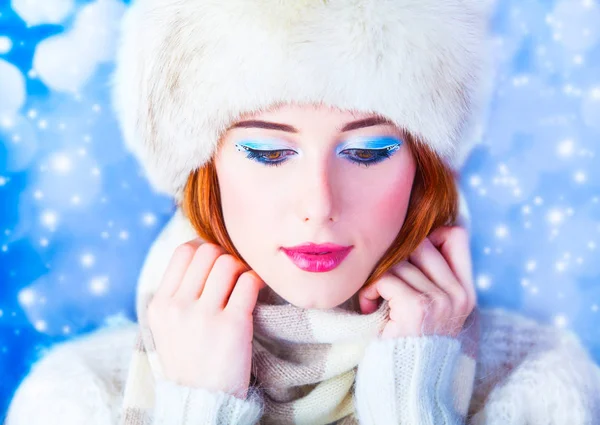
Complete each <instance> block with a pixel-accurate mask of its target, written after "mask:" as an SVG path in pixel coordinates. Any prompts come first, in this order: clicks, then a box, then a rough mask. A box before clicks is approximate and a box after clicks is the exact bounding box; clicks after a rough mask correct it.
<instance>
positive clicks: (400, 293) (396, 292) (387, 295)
mask: <svg viewBox="0 0 600 425" xmlns="http://www.w3.org/2000/svg"><path fill="white" fill-rule="evenodd" d="M396 287H398V288H396ZM418 295H419V292H417V291H416V290H415V289H414V288H412V287H411V286H410V285H407V284H406V283H405V282H401V280H400V278H398V277H397V276H394V275H393V274H391V273H389V272H388V273H385V274H384V275H383V276H382V277H381V278H379V279H378V280H377V281H375V282H374V283H373V284H372V285H369V286H368V287H366V288H363V289H361V290H360V291H359V294H358V303H359V306H360V309H361V312H362V314H371V313H373V312H374V311H375V310H377V308H378V307H379V302H380V301H381V300H382V299H386V300H388V301H391V300H392V299H393V297H394V296H397V297H398V299H405V297H408V296H418Z"/></svg>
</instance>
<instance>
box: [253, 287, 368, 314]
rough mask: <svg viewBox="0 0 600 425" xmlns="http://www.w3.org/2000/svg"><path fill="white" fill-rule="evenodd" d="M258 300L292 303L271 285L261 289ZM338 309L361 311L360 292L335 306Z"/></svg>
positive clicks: (282, 303) (270, 303)
mask: <svg viewBox="0 0 600 425" xmlns="http://www.w3.org/2000/svg"><path fill="white" fill-rule="evenodd" d="M258 302H259V303H261V304H267V305H290V304H291V303H290V302H288V301H287V300H286V299H284V298H283V297H281V296H280V295H279V294H277V293H276V292H275V291H274V290H273V289H271V288H270V287H269V286H265V287H264V288H263V289H261V290H260V292H259V294H258ZM334 308H337V309H342V310H346V311H355V312H360V304H359V302H358V292H356V293H355V294H354V295H352V296H351V297H350V298H348V299H347V300H346V301H344V302H343V303H341V304H340V305H338V306H336V307H334Z"/></svg>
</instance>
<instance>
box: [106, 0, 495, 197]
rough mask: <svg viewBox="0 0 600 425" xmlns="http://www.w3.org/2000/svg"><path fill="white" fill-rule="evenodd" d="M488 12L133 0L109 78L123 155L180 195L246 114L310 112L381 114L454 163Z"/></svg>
mask: <svg viewBox="0 0 600 425" xmlns="http://www.w3.org/2000/svg"><path fill="white" fill-rule="evenodd" d="M490 3H491V2H489V1H484V0H303V1H298V0H294V1H282V0H228V1H223V0H137V1H136V2H134V4H133V5H132V6H131V7H130V8H129V10H128V11H127V12H126V15H125V17H124V19H123V22H122V34H121V39H120V44H119V48H118V52H117V65H116V70H115V73H114V75H113V104H114V108H115V110H116V113H117V116H118V118H119V120H120V125H121V128H122V131H123V136H124V139H125V143H126V146H127V147H128V149H129V150H130V151H131V152H132V153H133V154H134V155H135V156H136V157H137V159H138V160H139V161H140V162H141V163H142V165H143V166H144V168H145V171H146V175H147V177H148V178H149V180H150V182H151V183H152V185H153V186H154V188H155V189H156V190H158V191H159V192H163V193H167V194H170V195H173V196H175V197H176V198H177V199H181V195H182V191H183V187H184V184H185V182H186V179H187V177H188V175H189V173H190V172H191V171H193V170H194V169H197V168H199V167H201V166H202V165H203V164H204V163H206V162H207V161H208V160H209V159H210V158H211V156H212V155H213V153H214V151H215V148H216V146H217V143H218V141H219V138H220V136H221V135H222V133H223V131H224V130H226V129H227V128H228V127H229V126H230V125H231V124H232V123H233V122H235V121H236V120H238V119H239V118H241V116H242V115H243V114H245V113H247V112H253V111H259V110H266V109H269V108H270V107H272V106H275V105H277V104H279V103H286V102H291V103H317V104H326V105H330V106H333V107H337V108H341V109H350V110H355V111H363V112H374V113H378V114H380V115H383V116H385V117H388V118H390V119H391V120H392V121H394V122H395V123H396V124H397V125H398V126H399V127H401V128H404V129H406V130H408V131H409V132H410V133H411V134H413V135H414V136H416V137H417V138H418V139H419V140H421V141H422V142H423V143H426V144H427V145H429V146H430V147H432V148H433V149H434V150H435V151H436V152H437V153H438V154H439V155H440V156H441V157H442V158H444V159H445V160H447V161H448V162H449V163H450V164H453V163H454V161H455V159H456V157H457V156H459V155H461V154H460V151H461V149H462V146H461V144H465V143H469V141H468V140H467V139H468V134H469V133H470V132H471V131H472V130H471V129H472V128H473V125H472V124H473V120H472V117H473V116H478V112H479V111H480V109H481V106H483V99H484V97H483V96H481V92H482V90H483V88H484V87H485V85H486V81H487V80H486V76H487V75H488V73H487V70H488V69H490V68H489V57H488V54H487V52H488V50H489V49H487V47H486V46H487V23H488V15H489V11H490ZM462 156H464V155H462Z"/></svg>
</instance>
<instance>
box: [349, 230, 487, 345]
mask: <svg viewBox="0 0 600 425" xmlns="http://www.w3.org/2000/svg"><path fill="white" fill-rule="evenodd" d="M358 297H359V302H360V308H361V311H362V313H363V314H370V313H372V312H374V311H375V310H376V309H377V307H378V300H379V298H380V297H382V298H384V299H386V300H388V301H389V307H390V320H389V322H388V323H387V324H386V326H385V328H384V330H383V332H382V334H381V338H383V339H388V338H399V337H406V336H425V335H432V334H435V335H450V336H452V337H456V336H457V335H458V334H459V333H460V331H461V330H462V328H463V325H464V323H465V320H466V319H467V317H468V316H469V314H471V311H472V310H473V309H474V308H475V305H476V303H477V300H476V293H475V288H474V286H473V272H472V266H471V253H470V248H469V234H468V232H467V230H466V229H464V228H463V227H459V226H452V227H449V226H443V227H439V228H438V229H436V230H435V231H433V232H432V233H431V234H430V235H429V236H428V237H426V238H425V240H424V241H423V242H422V243H421V244H420V245H419V246H418V247H417V249H415V251H414V252H413V253H412V254H411V255H410V256H409V258H408V260H405V261H402V262H401V263H399V264H397V265H395V266H394V267H393V268H392V269H390V270H389V271H388V272H387V273H385V274H384V275H383V276H382V277H381V278H380V279H378V280H377V281H375V282H373V283H372V284H371V285H370V286H368V287H366V288H362V289H361V290H360V291H359V294H358Z"/></svg>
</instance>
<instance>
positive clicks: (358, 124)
mask: <svg viewBox="0 0 600 425" xmlns="http://www.w3.org/2000/svg"><path fill="white" fill-rule="evenodd" d="M382 124H390V125H394V123H393V122H392V121H390V120H389V119H387V118H384V117H371V118H366V119H362V120H358V121H352V122H349V123H346V124H345V125H344V126H343V127H342V128H341V129H338V130H339V131H340V132H345V131H351V130H356V129H359V128H365V127H373V126H375V125H382ZM229 128H230V129H231V128H265V129H268V130H280V131H286V132H288V133H299V132H300V131H299V130H298V129H297V128H296V127H294V126H291V125H288V124H279V123H274V122H268V121H260V120H249V121H239V122H237V123H235V124H234V125H232V126H231V127H229Z"/></svg>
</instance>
